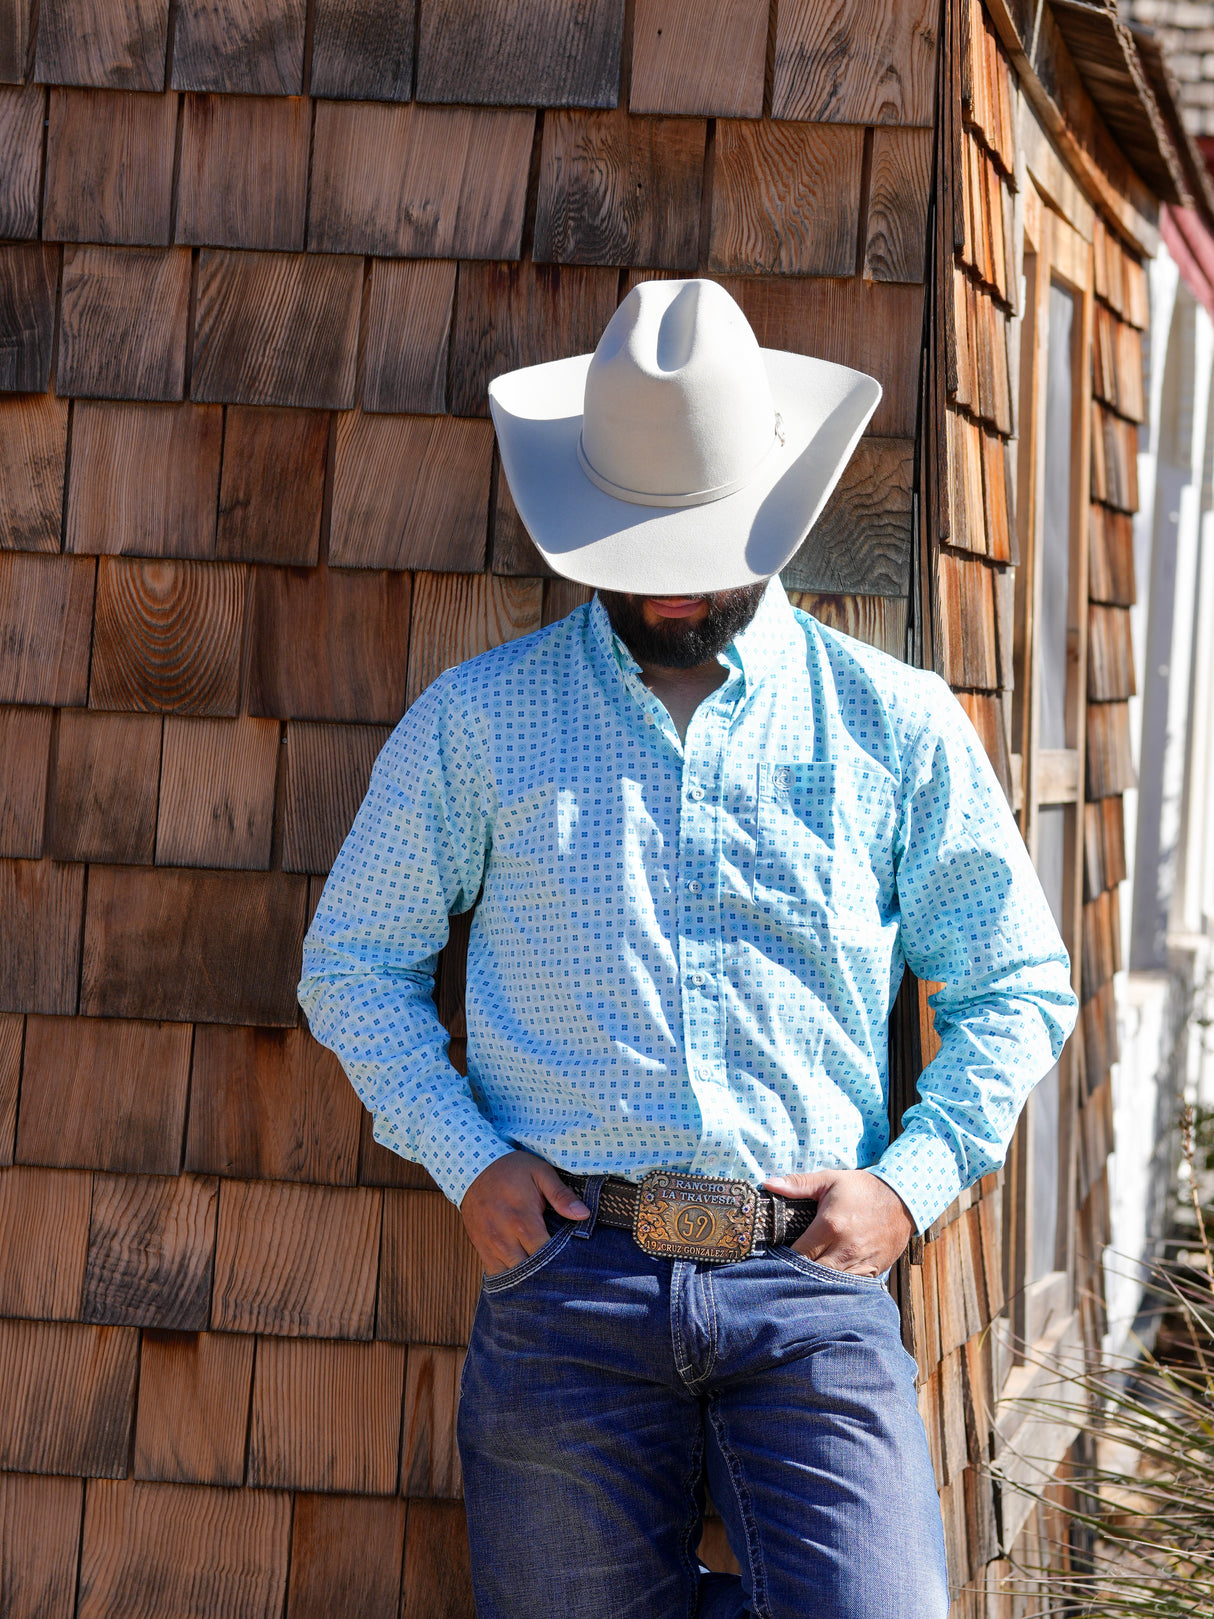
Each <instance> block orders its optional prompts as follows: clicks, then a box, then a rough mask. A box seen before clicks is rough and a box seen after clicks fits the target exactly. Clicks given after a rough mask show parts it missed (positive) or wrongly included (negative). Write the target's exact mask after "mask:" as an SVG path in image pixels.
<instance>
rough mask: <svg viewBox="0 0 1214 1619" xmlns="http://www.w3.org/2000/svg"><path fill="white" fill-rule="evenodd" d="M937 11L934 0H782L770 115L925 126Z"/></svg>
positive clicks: (933, 68) (929, 115)
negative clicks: (826, 1) (827, 2)
mask: <svg viewBox="0 0 1214 1619" xmlns="http://www.w3.org/2000/svg"><path fill="white" fill-rule="evenodd" d="M937 17H938V7H937V6H936V5H935V4H934V3H933V0H909V3H906V0H877V3H876V4H873V3H872V0H835V3H834V4H831V5H828V6H824V5H822V4H821V3H820V0H782V3H781V5H780V7H779V11H778V13H777V21H776V53H775V79H774V84H773V92H772V113H773V115H774V116H775V117H776V118H804V119H807V120H809V121H810V122H813V123H843V124H919V125H923V126H925V127H926V126H930V124H931V122H932V107H933V92H934V88H935V73H936V33H937Z"/></svg>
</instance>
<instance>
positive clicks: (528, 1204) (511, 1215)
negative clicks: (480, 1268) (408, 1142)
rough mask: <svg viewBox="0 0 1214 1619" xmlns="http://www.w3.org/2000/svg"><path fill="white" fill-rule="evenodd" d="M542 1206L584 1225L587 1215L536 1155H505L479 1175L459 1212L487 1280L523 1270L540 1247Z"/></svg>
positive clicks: (544, 1234)
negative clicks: (513, 1269) (519, 1267)
mask: <svg viewBox="0 0 1214 1619" xmlns="http://www.w3.org/2000/svg"><path fill="white" fill-rule="evenodd" d="M546 1203H551V1205H552V1207H553V1208H554V1209H555V1210H556V1212H557V1213H558V1214H563V1215H564V1217H565V1219H566V1220H584V1219H586V1217H587V1216H588V1215H589V1213H590V1210H589V1209H588V1208H587V1207H586V1205H585V1204H584V1203H583V1202H582V1200H581V1198H579V1197H577V1196H576V1195H575V1193H573V1192H572V1191H571V1190H570V1189H569V1187H568V1186H566V1185H565V1183H564V1181H563V1180H562V1179H561V1177H560V1176H559V1175H558V1174H557V1172H556V1170H555V1169H553V1167H552V1165H551V1164H546V1163H545V1162H544V1160H543V1159H542V1158H537V1157H536V1156H535V1155H534V1153H530V1152H509V1153H507V1154H506V1156H505V1157H504V1158H499V1159H497V1160H496V1162H494V1163H492V1164H490V1165H489V1167H488V1169H482V1170H481V1172H480V1174H479V1175H478V1176H477V1177H476V1179H475V1180H474V1181H473V1182H472V1185H471V1186H470V1187H469V1188H468V1190H467V1191H466V1192H465V1193H464V1201H463V1202H462V1203H461V1204H460V1206H459V1212H460V1214H461V1215H462V1216H463V1221H464V1229H465V1230H466V1231H467V1233H468V1235H469V1237H471V1239H472V1246H473V1247H474V1248H475V1249H476V1251H477V1253H478V1254H479V1255H480V1256H481V1263H482V1264H483V1265H484V1267H485V1274H486V1275H487V1276H496V1275H497V1274H498V1272H499V1271H504V1270H509V1269H510V1267H511V1266H512V1265H521V1264H522V1262H523V1260H524V1259H527V1258H529V1257H530V1256H531V1255H532V1254H533V1253H534V1252H535V1251H536V1249H537V1248H542V1247H543V1246H544V1244H545V1243H546V1242H547V1241H548V1227H547V1226H546V1225H545V1224H544V1205H545V1204H546Z"/></svg>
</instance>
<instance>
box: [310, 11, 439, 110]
mask: <svg viewBox="0 0 1214 1619" xmlns="http://www.w3.org/2000/svg"><path fill="white" fill-rule="evenodd" d="M415 11H416V0H316V8H315V12H314V15H313V23H312V85H311V89H312V94H313V95H314V96H324V97H327V98H329V99H331V100H335V101H347V100H349V101H408V100H409V98H410V96H411V94H412V87H413V23H414V14H415Z"/></svg>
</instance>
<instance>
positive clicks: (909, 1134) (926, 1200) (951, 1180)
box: [868, 1126, 962, 1233]
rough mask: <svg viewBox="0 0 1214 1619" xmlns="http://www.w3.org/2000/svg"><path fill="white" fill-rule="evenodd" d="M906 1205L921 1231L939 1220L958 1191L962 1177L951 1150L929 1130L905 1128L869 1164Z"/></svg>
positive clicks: (871, 1172)
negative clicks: (877, 1157) (873, 1162)
mask: <svg viewBox="0 0 1214 1619" xmlns="http://www.w3.org/2000/svg"><path fill="white" fill-rule="evenodd" d="M868 1172H869V1174H870V1175H876V1176H878V1177H879V1178H880V1179H881V1180H883V1181H884V1182H885V1183H886V1185H887V1186H892V1187H893V1189H894V1191H895V1192H897V1194H898V1196H899V1197H900V1198H901V1199H902V1201H903V1202H904V1203H905V1204H906V1206H907V1208H908V1209H909V1210H910V1212H911V1218H912V1219H913V1220H914V1222H915V1229H916V1230H917V1231H919V1232H920V1233H922V1232H924V1231H926V1230H927V1228H928V1226H929V1225H931V1223H932V1221H933V1220H937V1219H939V1217H940V1216H941V1215H942V1214H943V1213H944V1211H945V1209H947V1208H948V1206H949V1204H950V1203H951V1202H952V1201H953V1199H954V1198H955V1197H957V1195H958V1194H959V1193H960V1191H961V1188H962V1180H961V1174H960V1171H959V1170H958V1168H957V1159H956V1157H955V1156H954V1153H953V1149H952V1148H951V1147H950V1146H949V1145H948V1143H947V1142H946V1141H942V1140H941V1139H940V1137H939V1136H938V1135H936V1134H935V1133H934V1132H933V1131H931V1130H926V1129H922V1128H920V1129H915V1128H914V1127H913V1126H912V1127H911V1128H910V1129H908V1130H904V1131H903V1133H902V1134H901V1135H900V1136H899V1137H898V1139H897V1140H896V1141H893V1142H891V1143H890V1145H889V1146H888V1147H887V1148H886V1149H885V1151H884V1152H883V1153H882V1154H881V1157H880V1158H879V1159H878V1160H877V1162H876V1163H875V1164H870V1165H869V1166H868Z"/></svg>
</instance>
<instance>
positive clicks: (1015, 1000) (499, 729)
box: [300, 580, 1076, 1229]
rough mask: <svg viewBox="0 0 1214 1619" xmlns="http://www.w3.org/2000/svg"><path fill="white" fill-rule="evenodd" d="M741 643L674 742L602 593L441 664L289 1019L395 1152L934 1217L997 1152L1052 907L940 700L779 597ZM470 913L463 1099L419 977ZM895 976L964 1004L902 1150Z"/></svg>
mask: <svg viewBox="0 0 1214 1619" xmlns="http://www.w3.org/2000/svg"><path fill="white" fill-rule="evenodd" d="M721 656H722V662H723V663H724V664H725V666H726V669H727V678H726V680H725V682H724V683H723V684H722V685H721V686H720V687H719V688H718V689H717V690H716V691H715V692H714V693H712V695H711V696H710V697H709V698H707V699H706V700H705V702H703V703H702V704H701V706H700V708H699V709H698V710H697V712H696V714H695V716H694V718H693V720H692V722H691V725H690V726H689V728H688V734H687V741H686V744H685V745H684V744H683V743H682V742H681V741H680V739H679V737H678V734H677V732H676V730H675V728H674V726H673V724H672V722H671V720H670V718H669V716H668V715H667V714H666V711H665V709H664V708H663V707H662V706H661V704H660V703H659V702H658V701H657V700H656V699H655V698H654V697H653V695H652V694H651V693H650V692H649V691H648V690H647V689H646V687H645V686H644V684H643V683H642V681H641V679H640V674H639V671H638V669H637V667H636V665H635V663H634V662H633V660H632V658H631V656H630V655H629V653H628V652H627V650H626V649H625V648H624V647H623V646H622V644H621V643H620V642H619V641H618V640H617V639H616V638H615V636H614V634H613V633H612V630H611V627H610V624H609V622H608V620H607V616H606V613H605V612H604V610H603V608H602V606H601V604H600V603H599V602H598V600H597V599H596V600H594V601H593V602H591V603H590V605H589V606H588V607H585V608H581V609H579V610H578V611H577V612H575V613H573V614H571V615H570V617H568V618H566V619H564V620H562V621H561V622H560V623H557V624H554V625H552V626H550V627H549V628H547V629H544V630H541V631H539V632H538V633H537V634H535V635H532V636H529V637H527V638H526V639H524V640H520V641H515V642H511V643H509V644H507V645H506V646H502V647H499V648H496V649H495V650H494V651H492V652H489V653H487V654H485V655H484V656H483V657H480V658H476V659H474V660H473V661H472V662H470V663H467V664H464V665H462V666H461V667H460V668H458V669H454V670H449V671H447V673H446V674H444V675H443V676H441V677H440V679H439V680H437V681H436V682H435V683H434V684H433V685H432V686H431V687H430V688H429V689H428V690H427V691H426V692H425V693H424V694H423V695H422V697H420V698H419V699H418V701H417V702H416V703H415V704H414V705H413V707H412V708H411V709H410V710H409V712H408V713H407V714H406V715H405V717H404V719H403V720H402V721H401V723H400V725H399V726H398V727H397V729H396V731H395V732H394V733H393V735H392V737H391V738H390V739H389V741H388V743H387V744H386V746H385V747H384V750H383V752H382V753H381V754H380V757H379V760H378V762H377V764H376V767H375V771H374V774H373V776H372V780H371V786H370V790H369V791H368V794H367V797H366V800H365V802H364V803H363V806H362V808H361V810H360V811H359V814H358V817H357V819H356V821H355V823H354V826H353V828H352V830H351V832H350V835H349V837H348V838H347V840H346V843H345V845H344V846H343V848H342V850H341V853H340V855H339V857H338V860H337V862H336V864H335V866H334V868H333V871H332V873H331V875H330V877H329V880H328V883H327V884H326V886H325V891H324V895H323V897H322V899H321V902H320V906H319V908H318V910H317V913H316V917H315V919H314V921H313V923H312V926H311V929H310V930H309V933H308V937H307V940H306V943H305V948H304V974H303V980H302V983H301V985H300V1000H301V1003H302V1005H303V1007H304V1009H305V1011H306V1012H307V1014H308V1019H309V1022H310V1024H311V1027H312V1031H313V1033H314V1034H315V1035H316V1037H317V1038H318V1039H319V1040H321V1041H323V1042H324V1043H325V1044H326V1045H328V1046H330V1047H331V1048H332V1049H333V1050H334V1051H335V1052H336V1053H337V1055H338V1056H339V1057H340V1058H341V1061H342V1063H343V1064H344V1066H345V1069H346V1072H347V1073H348V1075H349V1076H350V1079H351V1082H352V1083H353V1084H354V1086H355V1088H356V1090H357V1091H358V1093H359V1095H360V1096H361V1097H362V1099H363V1101H364V1102H365V1103H366V1105H367V1106H368V1108H370V1110H371V1112H372V1113H373V1114H374V1116H375V1134H376V1138H377V1139H378V1140H379V1141H381V1142H383V1143H384V1144H385V1145H386V1146H388V1147H390V1148H392V1149H394V1150H395V1151H397V1152H399V1153H401V1154H402V1155H404V1156H405V1157H408V1158H412V1159H416V1160H419V1161H420V1162H422V1163H423V1164H424V1165H425V1166H426V1168H427V1169H428V1170H429V1171H430V1173H431V1174H432V1175H433V1176H434V1178H435V1179H436V1180H437V1181H438V1183H439V1185H440V1186H442V1188H443V1190H444V1191H445V1192H446V1193H447V1195H448V1196H449V1197H450V1198H452V1199H453V1201H455V1202H458V1201H459V1200H460V1199H461V1198H462V1196H463V1194H464V1192H465V1190H466V1189H467V1187H468V1185H469V1184H470V1183H471V1181H472V1180H473V1179H474V1178H475V1176H476V1175H477V1174H479V1173H480V1171H481V1170H483V1169H484V1168H486V1167H487V1166H488V1165H489V1164H490V1163H492V1162H493V1161H494V1159H495V1158H497V1157H499V1156H501V1155H502V1154H503V1153H505V1152H508V1151H509V1150H511V1147H512V1146H514V1145H517V1146H521V1147H526V1148H528V1149H529V1150H531V1151H533V1152H537V1153H539V1154H541V1155H542V1156H543V1157H545V1158H547V1159H548V1160H549V1161H550V1162H552V1163H554V1164H557V1165H559V1166H561V1167H562V1168H565V1169H569V1170H571V1171H575V1172H579V1173H593V1172H610V1173H614V1174H621V1175H626V1176H628V1177H630V1178H633V1179H637V1178H639V1177H640V1176H641V1175H643V1174H645V1173H646V1172H647V1171H648V1170H650V1169H653V1168H658V1167H667V1168H672V1169H682V1170H689V1171H693V1172H696V1173H702V1174H711V1175H725V1176H731V1177H737V1178H743V1179H747V1180H750V1181H752V1182H754V1183H759V1182H761V1181H762V1180H763V1179H764V1178H765V1177H766V1176H768V1175H771V1174H775V1173H785V1172H789V1171H793V1170H798V1169H815V1168H825V1167H842V1168H855V1167H871V1168H873V1169H874V1170H875V1172H876V1173H878V1174H880V1175H881V1176H883V1178H885V1179H886V1180H887V1181H888V1182H889V1183H890V1184H891V1185H892V1186H893V1187H894V1188H895V1189H896V1190H897V1191H898V1192H899V1194H900V1195H901V1196H902V1198H903V1199H904V1200H905V1202H906V1203H907V1205H908V1207H909V1208H910V1210H911V1212H912V1214H913V1215H914V1217H915V1219H916V1221H917V1223H918V1225H919V1227H920V1229H922V1228H923V1227H925V1226H926V1225H928V1224H930V1222H931V1221H932V1220H933V1219H934V1218H935V1217H936V1216H937V1215H938V1214H939V1213H940V1212H942V1210H943V1209H944V1208H946V1207H947V1205H948V1204H949V1203H950V1202H951V1201H952V1200H953V1198H954V1197H955V1196H956V1195H957V1193H958V1191H959V1190H960V1189H961V1187H962V1186H965V1185H967V1184H969V1183H970V1182H971V1181H973V1180H976V1179H978V1178H979V1177H980V1176H982V1175H984V1174H987V1173H989V1172H990V1171H991V1170H992V1169H993V1168H995V1167H997V1166H998V1164H999V1163H1001V1162H1002V1160H1003V1156H1004V1153H1005V1152H1006V1148H1007V1143H1008V1141H1009V1140H1010V1137H1011V1133H1012V1129H1013V1127H1014V1125H1015V1120H1016V1117H1017V1115H1018V1114H1019V1111H1020V1109H1021V1107H1022V1106H1023V1103H1024V1100H1025V1098H1026V1096H1027V1095H1028V1093H1029V1091H1030V1090H1031V1089H1032V1087H1033V1085H1034V1084H1035V1083H1036V1082H1037V1080H1038V1079H1039V1078H1040V1077H1041V1076H1042V1075H1043V1074H1044V1073H1046V1072H1047V1071H1048V1070H1049V1068H1050V1067H1051V1066H1052V1064H1053V1062H1054V1061H1055V1059H1056V1057H1057V1055H1058V1052H1059V1051H1060V1050H1061V1047H1062V1044H1063V1041H1064V1040H1065V1038H1066V1036H1067V1034H1068V1033H1069V1032H1070V1029H1071V1027H1072V1026H1073V1023H1074V1020H1075V1012H1076V1002H1075V997H1074V995H1073V994H1072V991H1071V987H1070V973H1069V966H1068V963H1067V957H1066V953H1065V950H1064V949H1063V946H1062V942H1061V940H1060V938H1059V936H1058V932H1057V929H1056V927H1055V925H1054V922H1053V919H1052V917H1051V915H1050V911H1049V907H1048V905H1047V903H1046V900H1045V898H1044V895H1043V894H1042V892H1041V888H1040V885H1039V883H1038V881H1037V877H1036V874H1035V872H1034V871H1033V868H1032V865H1031V863H1030V861H1029V859H1028V855H1027V852H1026V851H1025V848H1024V845H1023V842H1022V841H1021V839H1020V836H1019V833H1018V831H1017V829H1016V826H1015V823H1014V821H1013V819H1012V817H1011V814H1010V812H1009V810H1008V808H1007V803H1006V800H1005V799H1004V797H1003V794H1002V791H1001V790H1000V787H999V785H998V782H997V780H996V778H995V776H994V774H993V772H992V771H991V769H990V766H989V764H988V763H987V760H986V757H985V754H984V753H983V751H982V748H981V744H980V743H979V741H978V739H977V736H976V735H975V733H974V731H973V729H972V727H971V726H970V724H969V721H968V720H967V719H966V717H965V715H964V713H963V712H962V710H961V708H960V706H959V704H958V703H957V701H956V699H955V698H954V697H953V696H952V694H951V692H950V691H949V690H948V688H947V687H946V686H945V684H944V683H943V682H942V681H941V680H939V679H938V678H937V677H936V676H935V675H932V674H927V673H924V672H923V671H920V670H915V669H911V668H908V667H906V666H905V665H903V664H900V663H898V662H897V661H896V660H894V659H891V658H888V657H886V656H884V655H883V654H881V653H879V652H877V651H875V650H873V649H871V648H869V647H866V646H864V645H862V644H861V643H859V642H856V641H852V640H850V639H848V638H846V637H844V636H841V635H838V634H836V633H834V632H832V631H830V630H827V629H825V628H823V627H822V626H821V625H819V624H817V623H816V622H815V621H814V620H812V619H811V618H809V617H807V616H806V615H805V614H802V613H799V612H796V611H794V609H793V608H792V607H791V606H790V604H789V602H788V599H787V597H786V596H785V594H784V592H783V590H782V589H781V587H780V584H779V582H778V580H773V582H772V583H771V585H770V586H769V587H768V589H767V591H766V593H765V595H764V597H763V601H762V604H761V606H760V608H759V611H758V613H757V614H756V616H755V618H754V620H753V621H752V622H751V624H750V625H749V626H748V627H747V629H746V630H745V631H743V633H742V634H741V635H740V636H739V637H738V638H737V639H736V641H735V642H734V643H732V645H731V646H730V647H729V648H728V649H727V650H726V651H725V652H724V653H723V654H722V655H721ZM482 887H483V892H482ZM478 893H480V894H481V898H480V903H479V905H478V906H477V912H476V917H475V919H474V922H473V926H472V938H471V944H470V948H469V955H468V984H467V998H466V1011H467V1022H468V1078H467V1080H466V1081H465V1080H464V1079H462V1078H461V1076H460V1075H459V1074H457V1073H456V1072H455V1071H454V1070H453V1069H452V1068H451V1066H450V1065H449V1063H448V1062H447V1060H446V1033H445V1031H444V1030H443V1028H442V1026H441V1025H440V1024H439V1022H438V1019H437V1016H436V1013H435V1008H434V1004H433V1001H432V999H431V994H432V979H433V971H434V964H435V960H436V957H437V954H438V952H439V950H441V948H442V946H443V944H444V943H445V941H446V937H447V917H448V914H449V913H450V912H458V911H464V910H467V909H468V908H469V907H470V906H471V905H472V904H473V903H474V902H475V901H476V897H477V895H478ZM905 963H909V964H910V965H911V967H912V968H913V969H914V971H915V972H916V973H917V974H918V975H919V976H920V977H921V978H924V979H930V980H936V981H939V982H942V983H943V984H944V985H945V988H944V989H943V990H941V991H939V992H938V993H937V995H936V996H935V997H934V1000H933V1005H934V1007H935V1015H936V1026H937V1030H938V1032H939V1033H940V1035H941V1038H942V1049H941V1051H940V1053H939V1055H938V1056H937V1057H936V1059H935V1060H934V1061H933V1062H932V1063H931V1064H930V1065H929V1066H928V1068H927V1069H926V1070H925V1071H924V1073H923V1075H922V1077H921V1080H920V1085H919V1090H920V1101H919V1102H918V1103H917V1104H916V1105H915V1106H914V1107H912V1108H910V1109H909V1110H908V1112H907V1114H906V1115H905V1118H904V1129H903V1133H902V1135H901V1136H900V1137H899V1138H898V1139H897V1140H896V1141H895V1142H894V1143H893V1145H892V1146H891V1145H890V1144H889V1130H888V1123H887V1083H888V1063H887V1049H886V1040H887V1020H888V1016H889V1011H890V1008H891V1006H892V1004H893V1000H894V996H895V994H896V993H897V988H898V984H899V982H900V980H901V976H902V972H903V967H904V964H905Z"/></svg>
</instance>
